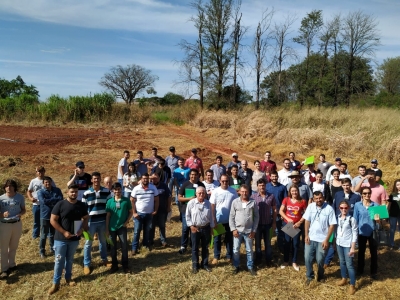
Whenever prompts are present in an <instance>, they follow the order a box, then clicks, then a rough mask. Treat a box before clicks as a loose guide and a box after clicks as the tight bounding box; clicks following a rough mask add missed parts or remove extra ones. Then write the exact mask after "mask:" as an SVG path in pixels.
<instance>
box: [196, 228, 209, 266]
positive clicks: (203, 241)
mask: <svg viewBox="0 0 400 300" xmlns="http://www.w3.org/2000/svg"><path fill="white" fill-rule="evenodd" d="M198 230H199V231H198V232H195V233H193V232H192V267H193V268H194V269H197V268H198V267H199V246H201V266H208V246H209V244H210V239H211V227H210V226H206V227H204V228H199V229H198Z"/></svg>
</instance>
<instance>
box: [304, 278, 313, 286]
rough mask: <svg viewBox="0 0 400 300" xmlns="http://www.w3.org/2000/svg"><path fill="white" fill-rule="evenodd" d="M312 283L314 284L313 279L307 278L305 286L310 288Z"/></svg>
mask: <svg viewBox="0 0 400 300" xmlns="http://www.w3.org/2000/svg"><path fill="white" fill-rule="evenodd" d="M311 282H312V279H311V278H307V279H306V282H305V284H306V285H307V286H308V285H310V284H311Z"/></svg>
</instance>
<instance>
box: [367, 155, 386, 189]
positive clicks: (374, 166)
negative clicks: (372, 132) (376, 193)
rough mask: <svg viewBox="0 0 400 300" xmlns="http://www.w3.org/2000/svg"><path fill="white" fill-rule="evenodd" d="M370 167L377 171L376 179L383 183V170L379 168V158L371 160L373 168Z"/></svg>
mask: <svg viewBox="0 0 400 300" xmlns="http://www.w3.org/2000/svg"><path fill="white" fill-rule="evenodd" d="M370 169H371V170H374V171H375V180H376V181H377V182H379V183H380V184H382V185H383V182H382V183H381V179H382V170H380V169H378V160H377V159H376V158H374V159H372V160H371V168H370ZM370 169H368V170H370ZM368 170H367V171H368Z"/></svg>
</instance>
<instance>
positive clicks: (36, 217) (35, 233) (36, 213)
mask: <svg viewBox="0 0 400 300" xmlns="http://www.w3.org/2000/svg"><path fill="white" fill-rule="evenodd" d="M32 216H33V230H32V238H34V239H36V238H38V237H39V236H40V206H39V205H32Z"/></svg>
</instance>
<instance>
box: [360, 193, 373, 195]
mask: <svg viewBox="0 0 400 300" xmlns="http://www.w3.org/2000/svg"><path fill="white" fill-rule="evenodd" d="M362 194H363V195H371V193H362Z"/></svg>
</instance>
